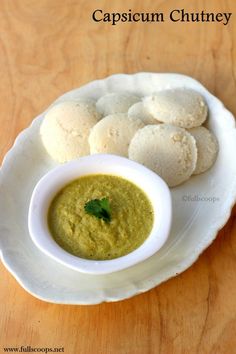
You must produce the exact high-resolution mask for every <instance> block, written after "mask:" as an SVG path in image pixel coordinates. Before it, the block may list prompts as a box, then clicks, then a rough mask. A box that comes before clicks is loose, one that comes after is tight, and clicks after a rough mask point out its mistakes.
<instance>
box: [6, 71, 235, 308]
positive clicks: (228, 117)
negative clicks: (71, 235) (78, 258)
mask: <svg viewBox="0 0 236 354" xmlns="http://www.w3.org/2000/svg"><path fill="white" fill-rule="evenodd" d="M172 87H189V88H193V89H195V90H197V91H199V92H200V93H201V94H202V95H203V96H204V97H205V99H206V101H207V104H208V106H209V111H210V114H209V119H208V126H209V128H210V129H211V130H212V131H213V132H214V133H215V135H216V136H217V139H218V141H219V146H220V151H219V156H218V158H217V161H216V163H215V164H214V166H213V167H212V168H211V169H210V170H209V171H207V172H206V173H204V174H202V175H199V176H194V177H192V178H191V179H190V180H189V181H188V182H186V183H184V184H182V185H181V186H179V187H176V188H173V189H172V198H173V225H172V231H171V234H170V237H169V239H168V241H167V243H166V244H165V245H164V247H163V248H162V249H161V250H160V251H159V252H157V253H156V254H155V255H153V256H152V257H151V258H149V259H148V260H146V261H144V262H142V263H140V264H138V265H135V266H133V267H131V268H129V269H127V270H123V271H120V272H116V273H113V274H109V275H86V274H82V273H79V272H77V271H74V270H71V269H69V268H66V267H65V266H63V265H61V264H59V263H57V262H56V261H54V260H52V259H50V258H48V257H47V256H46V255H45V254H43V253H42V252H40V251H39V250H38V248H37V247H36V246H35V245H34V244H33V242H32V241H31V238H30V236H29V232H28V228H27V216H28V207H29V201H30V197H31V193H32V190H33V188H34V186H35V184H36V183H37V181H38V180H39V179H40V177H41V176H42V175H43V174H45V173H46V172H48V171H49V169H51V168H52V167H54V166H55V165H56V164H55V163H54V162H53V161H52V160H51V159H50V157H48V155H47V153H46V152H45V150H44V148H43V146H42V144H41V140H40V137H39V126H40V123H41V121H42V118H43V114H41V115H40V116H39V117H37V118H36V119H35V120H34V121H33V123H32V125H31V126H30V127H29V128H28V129H26V130H25V131H23V132H22V133H21V134H20V135H19V136H18V138H17V139H16V141H15V144H14V146H13V148H12V149H11V150H10V151H9V152H8V154H7V155H6V157H5V159H4V162H3V165H2V168H1V170H0V249H1V259H2V261H3V263H4V265H5V266H6V268H7V269H8V270H9V271H10V272H11V273H12V274H13V276H14V277H15V278H16V279H17V281H18V282H19V283H20V284H21V285H22V286H23V288H24V289H26V290H27V291H28V292H29V293H31V294H32V295H34V296H36V297H37V298H40V299H42V300H45V301H49V302H54V303H63V304H97V303H100V302H102V301H118V300H122V299H126V298H129V297H131V296H133V295H136V294H139V293H142V292H144V291H147V290H149V289H151V288H153V287H154V286H156V285H158V284H160V283H161V282H163V281H165V280H167V279H169V278H171V277H173V276H175V275H177V274H179V273H180V272H183V271H184V270H185V269H187V268H188V267H189V266H190V265H191V264H193V262H194V261H195V260H196V259H197V258H198V256H199V255H200V254H201V253H202V252H203V250H204V249H205V248H206V247H207V246H209V245H210V244H211V242H212V241H213V240H214V238H215V237H216V235H217V232H218V230H219V229H220V228H221V227H223V225H224V224H225V223H226V221H227V219H228V218H229V216H230V211H231V208H232V206H233V204H234V203H235V200H236V164H235V156H234V155H235V151H236V130H235V121H234V117H233V116H232V114H231V113H230V112H229V111H227V110H226V109H225V108H224V106H223V105H222V103H221V102H220V101H219V100H218V99H217V98H216V97H214V96H213V95H211V94H210V93H209V92H208V91H207V90H206V89H205V88H204V87H203V86H202V85H201V84H200V83H199V82H197V81H195V80H194V79H192V78H190V77H187V76H183V75H178V74H155V73H138V74H134V75H123V74H121V75H113V76H110V77H108V78H106V79H104V80H99V81H93V82H91V83H89V84H87V85H85V86H83V87H81V88H79V89H76V90H73V91H70V92H68V93H66V94H65V95H63V96H61V97H60V98H59V99H58V100H56V102H59V101H64V100H68V99H76V97H78V96H83V97H92V98H95V99H97V98H99V97H100V96H101V95H103V94H105V93H107V92H123V91H124V89H125V91H127V92H132V93H135V94H138V95H140V96H144V95H149V94H151V93H153V92H155V91H158V90H162V89H166V88H172ZM54 103H55V102H54ZM203 198H204V200H203Z"/></svg>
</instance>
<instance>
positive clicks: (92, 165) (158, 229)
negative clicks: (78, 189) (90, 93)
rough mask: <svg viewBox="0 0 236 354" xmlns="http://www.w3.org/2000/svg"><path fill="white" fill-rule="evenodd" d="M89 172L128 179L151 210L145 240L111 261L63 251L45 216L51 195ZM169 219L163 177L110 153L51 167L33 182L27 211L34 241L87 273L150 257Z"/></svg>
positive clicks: (165, 235) (107, 270) (169, 204)
mask: <svg viewBox="0 0 236 354" xmlns="http://www.w3.org/2000/svg"><path fill="white" fill-rule="evenodd" d="M121 167H122V168H121ZM92 174H108V175H116V176H119V177H122V178H124V179H126V180H129V181H131V182H132V183H134V184H136V185H137V186H138V187H139V188H141V189H142V190H143V191H144V193H145V194H146V195H147V197H148V198H149V200H150V201H151V204H152V206H153V210H154V224H153V228H152V230H151V232H150V234H149V236H148V237H147V239H146V240H145V241H144V242H143V243H142V244H141V245H140V246H139V247H138V248H137V249H135V250H134V251H132V252H130V253H128V254H127V255H124V256H121V257H118V258H115V259H111V260H90V259H84V258H80V257H77V256H74V255H72V254H70V253H68V252H67V251H65V250H64V249H63V248H62V247H60V246H59V245H58V244H57V243H56V241H55V240H54V239H53V237H52V235H51V234H50V231H49V229H48V225H47V215H48V208H49V205H50V203H51V201H52V199H53V197H54V196H55V195H56V194H57V192H59V191H60V189H62V188H63V187H64V186H65V185H67V184H68V183H70V182H72V181H73V180H75V179H77V178H79V177H82V176H85V175H92ZM127 175H128V176H129V177H127ZM154 187H155V188H154ZM160 200H161V203H158V202H159V201H160ZM157 214H158V217H157ZM171 221H172V202H171V193H170V190H169V187H168V186H167V184H166V183H165V182H164V180H163V179H162V178H161V177H160V176H158V175H157V174H156V173H154V172H153V171H151V170H149V169H148V168H146V167H144V166H143V165H141V164H139V163H137V162H135V161H132V160H129V159H128V158H125V157H121V156H118V155H112V154H93V155H88V156H84V157H81V158H78V159H76V160H72V161H69V162H67V163H65V164H62V165H58V166H56V167H54V168H53V169H51V170H50V171H49V172H47V173H46V174H45V175H44V176H43V177H42V178H41V179H40V180H39V181H38V183H37V184H36V186H35V188H34V190H33V193H32V196H31V200H30V205H29V212H28V229H29V233H30V236H31V239H32V240H33V242H34V244H35V245H36V246H37V247H38V248H39V249H40V250H41V251H42V252H43V253H44V254H46V255H47V256H49V257H51V258H53V259H54V260H56V261H57V262H59V263H61V264H63V265H64V266H67V267H69V268H71V269H74V270H77V271H79V272H82V273H87V274H108V273H113V272H116V271H120V270H123V269H126V268H129V267H131V266H134V265H135V264H137V263H140V262H142V261H144V260H145V259H147V258H149V257H151V256H152V255H154V253H156V252H157V251H158V250H159V249H160V248H161V247H162V246H163V245H164V243H165V242H166V240H167V238H168V236H169V233H170V228H171ZM157 234H158V237H156V236H157Z"/></svg>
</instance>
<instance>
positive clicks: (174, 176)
mask: <svg viewBox="0 0 236 354" xmlns="http://www.w3.org/2000/svg"><path fill="white" fill-rule="evenodd" d="M129 158H130V159H131V160H134V161H137V162H139V163H141V164H143V165H145V166H146V167H148V168H150V169H151V170H153V171H154V172H156V173H157V174H158V175H160V176H161V177H162V178H163V179H164V180H165V181H166V183H167V184H168V185H169V186H170V187H174V186H177V185H178V184H180V183H183V182H184V181H186V180H187V179H188V178H189V177H190V176H191V174H192V173H193V171H194V169H195V167H196V162H197V147H196V142H195V139H194V138H193V136H192V135H191V134H189V133H188V132H187V131H186V130H185V129H183V128H179V127H175V126H173V125H169V124H158V125H146V126H145V127H144V128H142V129H139V130H138V131H137V132H136V133H135V135H134V137H133V139H132V140H131V142H130V145H129Z"/></svg>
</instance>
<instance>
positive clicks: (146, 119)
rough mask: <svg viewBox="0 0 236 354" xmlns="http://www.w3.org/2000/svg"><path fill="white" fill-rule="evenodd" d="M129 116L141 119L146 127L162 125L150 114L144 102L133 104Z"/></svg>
mask: <svg viewBox="0 0 236 354" xmlns="http://www.w3.org/2000/svg"><path fill="white" fill-rule="evenodd" d="M128 116H129V117H134V118H138V119H141V120H142V121H143V123H144V124H145V125H147V124H158V123H160V122H159V121H158V120H157V119H155V118H154V117H153V116H152V115H151V113H149V112H148V111H147V110H146V108H145V107H144V105H143V102H137V103H135V104H133V106H131V107H130V108H129V110H128Z"/></svg>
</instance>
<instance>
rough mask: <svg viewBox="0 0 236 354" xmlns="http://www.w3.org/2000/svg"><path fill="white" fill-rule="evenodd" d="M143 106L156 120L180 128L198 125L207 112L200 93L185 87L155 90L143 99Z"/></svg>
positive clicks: (204, 118) (203, 119)
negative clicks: (155, 91)
mask: <svg viewBox="0 0 236 354" xmlns="http://www.w3.org/2000/svg"><path fill="white" fill-rule="evenodd" d="M144 106H145V108H146V109H147V111H148V112H149V113H150V114H152V115H153V117H154V118H156V119H157V120H159V121H161V122H164V123H168V124H172V125H176V126H179V127H182V128H194V127H198V126H200V125H201V124H202V123H203V122H204V121H205V120H206V117H207V112H208V109H207V105H206V102H205V100H204V98H203V97H202V95H201V94H200V93H198V92H197V91H194V90H192V89H187V88H176V89H171V90H164V91H160V92H157V93H156V94H154V95H152V96H148V97H146V98H145V99H144Z"/></svg>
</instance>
